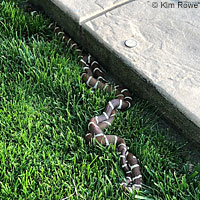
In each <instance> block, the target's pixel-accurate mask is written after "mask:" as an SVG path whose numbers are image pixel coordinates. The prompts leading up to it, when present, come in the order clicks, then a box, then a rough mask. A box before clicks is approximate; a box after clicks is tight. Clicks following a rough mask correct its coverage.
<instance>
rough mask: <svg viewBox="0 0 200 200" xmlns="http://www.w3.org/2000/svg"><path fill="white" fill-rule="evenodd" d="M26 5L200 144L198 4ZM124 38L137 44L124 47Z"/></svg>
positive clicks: (47, 1) (56, 0) (104, 1)
mask: <svg viewBox="0 0 200 200" xmlns="http://www.w3.org/2000/svg"><path fill="white" fill-rule="evenodd" d="M31 1H32V2H34V3H35V4H37V5H40V6H42V7H43V9H44V10H45V11H46V12H47V13H48V14H49V15H50V16H51V17H52V18H54V19H55V20H56V21H57V22H58V23H59V24H60V25H61V26H63V27H64V28H65V30H66V31H67V32H68V33H69V34H70V35H71V36H72V37H73V38H74V39H75V40H76V41H77V42H79V43H80V44H81V45H82V46H83V47H84V48H86V50H88V51H89V52H90V53H92V54H93V55H94V56H95V57H96V58H97V59H98V60H99V61H100V62H101V63H102V65H103V66H104V67H105V68H106V69H107V70H108V71H110V72H111V73H112V74H113V75H114V77H116V79H118V80H119V81H121V82H123V83H124V85H125V86H127V87H128V88H129V89H130V90H131V91H132V92H133V93H136V94H137V95H138V96H140V97H142V98H145V99H147V100H149V102H150V103H152V104H154V105H156V106H157V107H158V108H159V110H160V112H161V113H163V115H164V117H165V118H166V119H168V120H169V121H170V122H172V123H173V124H174V125H175V126H176V127H177V128H178V129H179V130H180V132H181V133H182V134H183V135H184V136H185V137H187V138H188V139H189V140H192V141H194V142H197V143H199V144H200V3H199V4H195V5H192V3H191V2H194V1H188V3H187V4H186V3H185V4H181V3H178V2H177V1H175V0H174V1H172V0H168V1H158V0H154V1H145V0H140V1H125V0H118V1H117V0H88V1H86V0H43V1H38V0H31ZM155 2H156V3H155ZM189 3H190V4H189ZM188 6H190V7H192V6H193V8H188ZM182 7H187V8H182ZM195 7H197V8H195ZM128 39H134V40H135V41H136V42H137V45H136V46H135V47H133V48H128V47H126V46H125V45H124V41H125V40H128Z"/></svg>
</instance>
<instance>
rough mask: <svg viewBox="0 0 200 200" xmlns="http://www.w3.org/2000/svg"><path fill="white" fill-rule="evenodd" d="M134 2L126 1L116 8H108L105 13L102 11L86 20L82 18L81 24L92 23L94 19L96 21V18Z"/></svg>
mask: <svg viewBox="0 0 200 200" xmlns="http://www.w3.org/2000/svg"><path fill="white" fill-rule="evenodd" d="M133 1H136V0H125V1H124V2H119V4H116V5H115V6H111V7H108V8H106V9H105V10H104V11H101V12H99V13H97V14H95V15H93V16H90V17H85V19H84V17H82V18H80V19H79V24H80V25H83V24H85V23H87V22H89V21H91V20H93V19H96V18H98V17H100V16H102V15H104V14H106V13H107V12H110V11H112V10H114V9H116V8H119V7H121V6H124V5H126V4H129V3H131V2H133Z"/></svg>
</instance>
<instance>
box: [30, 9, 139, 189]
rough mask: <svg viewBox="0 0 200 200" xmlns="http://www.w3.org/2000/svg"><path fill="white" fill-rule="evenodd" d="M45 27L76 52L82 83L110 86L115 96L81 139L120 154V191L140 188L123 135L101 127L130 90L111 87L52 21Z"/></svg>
mask: <svg viewBox="0 0 200 200" xmlns="http://www.w3.org/2000/svg"><path fill="white" fill-rule="evenodd" d="M35 13H37V11H32V12H31V15H32V16H33V15H34V14H35ZM48 27H49V29H50V30H52V31H54V32H55V33H56V34H57V35H58V36H60V37H61V38H62V42H64V43H65V44H66V47H67V48H69V49H70V50H72V52H76V53H77V54H78V59H79V63H80V64H81V65H82V67H83V73H82V74H81V80H82V81H83V82H84V83H86V85H87V86H88V87H91V88H92V89H93V90H95V89H102V90H105V91H106V92H108V93H110V92H112V91H113V89H114V91H115V98H114V99H112V100H110V101H109V102H108V103H107V105H106V108H105V110H104V111H103V112H102V114H101V115H99V116H95V117H92V118H91V119H90V121H89V123H88V129H87V131H86V135H85V141H86V143H87V144H94V145H96V144H101V145H103V146H109V145H111V144H112V145H115V146H116V149H117V152H118V154H119V157H120V158H119V159H120V165H121V167H122V170H123V172H124V174H125V179H124V180H123V181H122V183H121V184H120V186H121V187H122V189H123V190H124V191H129V192H131V193H132V192H133V191H134V190H140V189H141V188H142V174H141V171H140V166H139V164H138V161H137V158H136V157H135V155H133V154H132V153H131V152H129V147H128V146H127V144H126V142H125V140H124V139H123V138H121V137H119V136H117V135H105V134H104V132H103V130H104V129H106V128H107V127H109V126H111V125H112V122H113V121H114V118H115V115H116V114H117V112H118V111H119V110H122V111H123V110H127V109H129V108H130V107H131V106H132V103H133V99H132V97H131V94H130V92H129V91H128V89H124V88H123V87H121V86H119V85H115V86H114V87H113V85H111V84H109V83H108V81H107V80H106V79H105V73H104V72H105V70H104V69H103V67H102V66H101V65H100V64H99V62H98V61H97V60H96V59H95V57H93V56H92V55H91V54H89V53H86V52H85V51H83V50H82V49H81V48H80V47H79V45H78V44H77V43H76V42H75V41H74V40H73V39H72V38H71V37H69V35H67V34H66V33H65V32H63V30H62V28H61V27H59V26H57V25H56V24H55V23H51V24H50V25H49V26H48Z"/></svg>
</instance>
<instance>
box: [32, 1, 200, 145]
mask: <svg viewBox="0 0 200 200" xmlns="http://www.w3.org/2000/svg"><path fill="white" fill-rule="evenodd" d="M30 1H31V2H32V3H33V4H35V5H37V6H41V7H42V8H43V10H44V11H45V12H46V13H47V15H49V16H50V17H52V18H53V19H54V20H55V21H56V22H57V23H58V24H59V25H60V26H62V27H63V28H64V30H65V31H66V32H67V33H68V34H69V35H70V36H72V38H73V39H74V40H75V41H76V42H78V43H79V44H80V45H81V46H83V47H84V49H85V50H86V51H88V52H90V53H91V54H92V55H93V56H94V57H96V58H97V60H98V61H99V62H100V63H101V64H102V65H103V66H104V67H105V69H106V70H108V71H110V72H111V74H113V76H114V77H115V78H116V79H118V80H119V81H120V82H122V83H123V85H124V86H126V87H127V88H129V89H130V91H131V92H132V93H135V94H136V95H137V96H139V97H141V98H143V99H146V100H148V101H149V102H150V103H151V104H152V105H154V106H156V107H158V109H159V111H160V112H161V113H162V116H163V117H164V118H165V119H167V120H168V121H169V122H170V123H172V125H174V126H175V127H176V128H177V129H178V131H179V132H180V133H182V134H183V135H184V136H185V137H186V138H187V139H188V140H189V141H190V142H192V143H194V145H197V146H199V145H200V134H199V133H200V127H198V126H197V125H196V124H195V123H194V122H192V121H191V120H190V119H188V118H187V114H189V113H188V111H187V110H185V108H183V107H182V108H181V106H179V108H178V107H177V106H175V105H174V104H173V103H171V102H170V99H168V98H166V95H165V92H163V91H162V90H161V88H156V87H155V86H154V85H153V83H152V82H151V81H150V80H149V79H148V78H147V77H146V76H143V75H142V74H140V73H138V72H137V71H136V70H134V69H132V68H131V67H130V65H132V64H130V63H129V62H128V61H127V59H125V58H124V57H123V56H122V55H119V54H118V53H117V52H115V51H114V49H112V48H111V47H109V45H108V44H107V43H105V42H104V41H103V40H102V39H101V38H99V37H98V35H97V34H96V33H95V32H94V31H92V30H91V29H90V28H89V27H88V26H87V25H86V24H82V26H80V24H79V19H78V18H77V16H76V15H74V13H71V12H70V11H69V10H63V9H62V5H56V3H55V1H54V0H50V1H49V0H43V1H40V2H38V0H30ZM108 66H109V68H108ZM133 86H134V87H133ZM173 100H174V99H173ZM188 130H190V131H189V132H188Z"/></svg>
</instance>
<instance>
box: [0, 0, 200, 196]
mask: <svg viewBox="0 0 200 200" xmlns="http://www.w3.org/2000/svg"><path fill="white" fill-rule="evenodd" d="M21 2H23V1H22V0H21V1H20V0H18V1H15V3H13V2H12V1H8V0H7V1H2V0H1V1H0V30H1V31H0V199H3V200H5V199H17V200H20V199H53V200H56V199H62V198H66V197H70V195H72V194H73V195H72V196H71V197H70V198H68V199H81V196H82V198H83V199H134V196H135V195H137V196H136V197H137V198H138V199H165V200H166V199H168V200H171V199H200V183H199V182H200V175H199V172H200V166H198V165H196V167H194V169H193V170H192V171H191V170H190V168H189V165H188V164H187V161H186V160H184V158H182V156H181V155H182V154H181V151H182V150H181V147H180V145H177V144H175V143H174V142H172V141H171V140H170V139H169V138H168V137H167V136H166V135H167V133H166V131H165V130H162V129H160V128H159V126H158V125H157V118H156V115H155V109H152V108H151V107H150V106H149V105H148V104H147V103H145V102H143V101H141V100H137V102H136V103H135V105H134V106H133V107H132V108H131V109H130V110H128V111H127V112H119V113H118V115H117V117H116V119H115V121H114V123H113V125H112V127H110V128H109V129H107V130H106V133H107V134H117V135H120V136H122V137H123V138H125V139H126V142H127V144H128V146H130V151H131V152H133V153H134V154H135V155H136V156H137V157H138V158H139V160H140V165H141V168H142V174H143V177H144V187H143V189H142V190H141V191H140V192H139V193H137V194H132V195H131V194H127V193H124V192H123V191H122V190H121V189H119V183H120V182H121V181H122V179H123V178H124V175H123V172H122V170H121V168H120V165H119V158H118V156H117V153H116V152H115V147H109V148H104V147H100V146H96V147H95V146H87V145H86V144H85V141H84V135H85V133H86V130H87V124H88V121H89V119H90V118H91V117H93V116H95V115H97V114H100V113H101V112H102V110H103V109H104V107H105V105H106V102H108V101H109V100H111V99H112V98H113V97H114V95H113V94H111V95H110V94H106V93H104V92H103V91H100V90H97V91H95V92H94V93H91V89H88V88H87V87H86V85H85V84H84V83H82V82H81V79H80V74H81V71H82V69H81V67H80V65H79V64H78V62H77V56H76V55H74V54H73V52H70V51H69V50H68V49H66V47H65V45H64V44H63V43H62V42H61V40H60V39H59V38H58V37H57V36H56V35H55V34H54V33H52V32H51V31H49V30H48V25H49V23H50V21H49V20H48V19H45V18H44V16H42V15H41V14H40V15H35V16H31V15H30V14H28V13H26V12H25V11H24V10H23V9H22V8H19V4H18V3H21ZM75 190H77V193H78V194H79V195H77V194H76V193H74V192H75ZM80 195H81V196H80Z"/></svg>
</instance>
